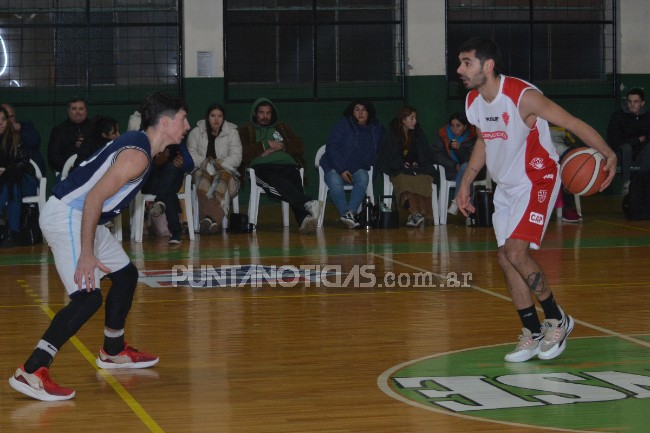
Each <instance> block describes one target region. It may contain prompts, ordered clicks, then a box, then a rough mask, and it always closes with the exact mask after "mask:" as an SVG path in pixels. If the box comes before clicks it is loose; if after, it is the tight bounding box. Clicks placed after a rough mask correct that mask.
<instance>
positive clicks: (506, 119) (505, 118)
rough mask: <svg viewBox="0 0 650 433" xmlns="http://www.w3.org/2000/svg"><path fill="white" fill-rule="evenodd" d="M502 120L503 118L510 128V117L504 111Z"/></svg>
mask: <svg viewBox="0 0 650 433" xmlns="http://www.w3.org/2000/svg"><path fill="white" fill-rule="evenodd" d="M501 118H503V123H505V124H506V126H508V122H510V115H509V114H508V113H506V112H505V111H504V112H503V114H501Z"/></svg>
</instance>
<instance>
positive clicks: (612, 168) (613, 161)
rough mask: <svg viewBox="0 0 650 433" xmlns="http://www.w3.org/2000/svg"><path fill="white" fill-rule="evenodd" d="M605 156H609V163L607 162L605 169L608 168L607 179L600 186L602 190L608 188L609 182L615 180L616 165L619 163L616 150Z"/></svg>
mask: <svg viewBox="0 0 650 433" xmlns="http://www.w3.org/2000/svg"><path fill="white" fill-rule="evenodd" d="M605 158H607V163H606V164H605V170H607V179H605V180H604V181H603V184H602V185H601V186H600V192H603V191H604V190H605V188H607V187H608V186H609V184H610V183H612V180H614V176H615V175H616V166H617V165H618V161H617V158H616V154H615V153H614V152H611V153H610V154H609V155H605Z"/></svg>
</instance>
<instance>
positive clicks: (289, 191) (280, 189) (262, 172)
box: [253, 164, 312, 225]
mask: <svg viewBox="0 0 650 433" xmlns="http://www.w3.org/2000/svg"><path fill="white" fill-rule="evenodd" d="M253 168H254V169H255V176H256V177H257V184H258V185H259V186H260V187H262V189H264V191H265V192H266V193H267V194H268V196H269V197H271V198H274V199H276V200H284V201H286V202H287V203H289V206H290V207H291V210H292V211H293V215H294V216H295V217H296V221H298V225H300V224H302V220H304V219H305V218H306V217H307V216H309V213H308V212H307V210H306V209H305V203H307V202H308V201H311V200H312V199H311V197H309V196H308V195H305V191H304V190H303V188H302V179H301V178H300V170H299V169H298V166H296V165H290V164H259V165H256V166H255V167H253Z"/></svg>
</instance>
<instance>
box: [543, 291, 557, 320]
mask: <svg viewBox="0 0 650 433" xmlns="http://www.w3.org/2000/svg"><path fill="white" fill-rule="evenodd" d="M539 304H540V305H541V306H542V309H543V310H544V316H546V318H547V319H556V320H562V311H561V310H560V307H558V305H557V304H556V303H555V298H554V297H553V293H551V294H550V295H549V297H548V298H546V299H544V300H543V301H539Z"/></svg>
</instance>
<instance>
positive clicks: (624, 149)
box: [607, 88, 650, 195]
mask: <svg viewBox="0 0 650 433" xmlns="http://www.w3.org/2000/svg"><path fill="white" fill-rule="evenodd" d="M648 138H650V113H648V111H647V110H646V108H645V93H644V92H643V90H641V89H639V88H634V89H630V91H629V92H627V99H626V101H625V104H623V106H622V107H621V109H620V110H618V111H616V112H615V113H614V114H612V117H611V118H610V120H609V125H608V127H607V144H609V145H610V147H611V148H612V149H613V150H614V151H615V152H616V154H617V156H618V157H619V158H620V159H621V175H622V178H623V195H627V192H628V188H629V185H630V177H631V169H632V167H639V171H640V172H644V173H645V172H648V171H650V146H648Z"/></svg>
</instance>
